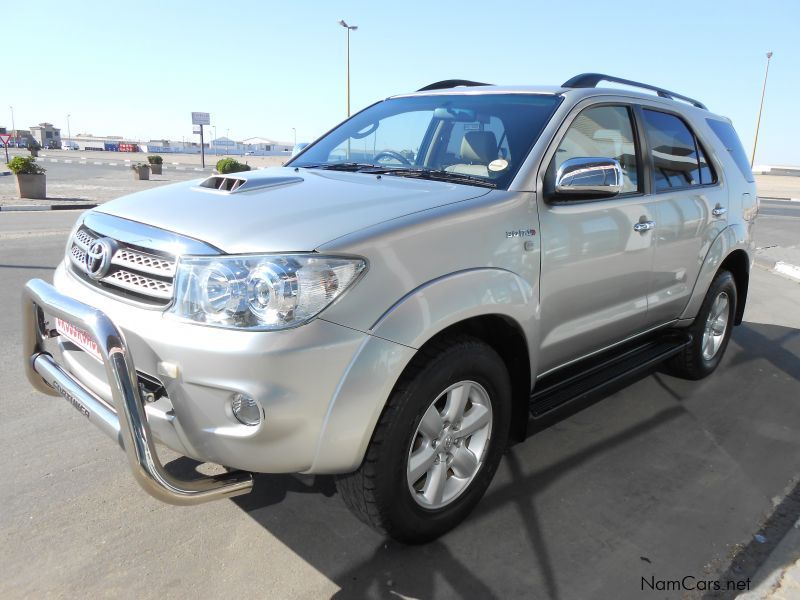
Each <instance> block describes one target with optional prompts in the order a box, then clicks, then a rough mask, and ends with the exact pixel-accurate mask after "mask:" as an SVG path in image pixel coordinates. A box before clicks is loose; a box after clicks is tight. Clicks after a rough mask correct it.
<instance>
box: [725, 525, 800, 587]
mask: <svg viewBox="0 0 800 600" xmlns="http://www.w3.org/2000/svg"><path fill="white" fill-rule="evenodd" d="M752 580H753V583H754V584H755V586H756V587H755V588H754V589H752V590H750V591H749V592H747V593H744V594H740V595H739V596H737V600H797V599H798V598H800V519H798V520H797V522H796V523H795V524H794V527H792V528H791V529H790V530H789V531H788V532H787V533H786V535H785V536H784V537H783V539H782V540H781V541H780V543H779V544H778V545H777V546H776V547H775V549H774V550H773V551H772V553H770V555H769V557H768V558H767V560H766V561H764V564H763V565H761V567H760V568H759V569H758V571H756V573H755V575H753V578H752Z"/></svg>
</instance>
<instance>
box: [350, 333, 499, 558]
mask: <svg viewBox="0 0 800 600" xmlns="http://www.w3.org/2000/svg"><path fill="white" fill-rule="evenodd" d="M459 407H460V411H459ZM510 417H511V383H510V380H509V375H508V371H507V369H506V366H505V364H504V362H503V360H502V359H501V358H500V356H499V355H498V354H497V352H495V351H494V350H493V349H492V348H491V347H489V346H487V345H486V344H484V343H483V342H481V341H480V340H478V339H475V338H472V337H468V336H458V337H453V338H448V339H444V340H442V341H440V342H434V343H433V344H431V345H429V346H427V347H426V348H424V349H423V350H421V351H420V352H419V353H418V355H417V356H416V357H415V359H414V360H413V361H412V363H411V364H410V365H409V366H408V368H407V369H406V371H405V372H404V373H403V375H402V376H401V378H400V379H399V380H398V382H397V385H396V386H395V389H394V391H393V392H392V394H391V396H390V397H389V400H388V402H387V404H386V407H385V408H384V411H383V413H382V414H381V417H380V419H379V420H378V424H377V426H376V428H375V431H374V433H373V436H372V440H371V441H370V444H369V446H368V448H367V452H366V455H365V457H364V462H363V463H362V465H361V467H360V468H359V469H358V470H357V471H355V472H354V473H348V474H346V475H341V476H339V477H337V488H338V490H339V493H340V494H341V496H342V499H343V500H344V502H345V504H346V505H347V506H348V508H350V510H352V511H353V513H355V515H356V516H357V517H358V518H359V519H360V520H362V521H363V522H364V523H366V524H367V525H369V526H371V527H372V528H374V529H376V530H377V531H379V532H381V533H383V534H385V535H388V536H390V537H392V538H394V539H396V540H398V541H401V542H406V543H423V542H427V541H430V540H432V539H435V538H437V537H439V536H440V535H442V534H443V533H445V532H447V531H449V530H450V529H452V528H453V527H455V526H456V525H457V524H458V523H460V522H461V521H462V520H463V519H464V518H466V517H467V515H468V514H469V513H470V512H471V511H472V509H473V508H474V507H475V505H476V504H477V503H478V502H479V501H480V499H481V497H482V496H483V494H484V492H485V491H486V488H487V487H488V486H489V483H490V482H491V480H492V477H493V476H494V473H495V471H496V469H497V466H498V464H499V463H500V459H501V457H502V455H503V452H504V451H505V448H506V444H507V441H508V430H509V422H510ZM451 419H452V420H451ZM423 421H424V422H423Z"/></svg>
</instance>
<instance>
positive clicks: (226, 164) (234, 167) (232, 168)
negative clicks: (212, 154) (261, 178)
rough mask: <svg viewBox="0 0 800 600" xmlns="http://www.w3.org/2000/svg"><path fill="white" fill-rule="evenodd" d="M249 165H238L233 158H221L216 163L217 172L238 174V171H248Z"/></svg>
mask: <svg viewBox="0 0 800 600" xmlns="http://www.w3.org/2000/svg"><path fill="white" fill-rule="evenodd" d="M249 170H250V165H246V164H244V163H240V162H239V161H238V160H236V159H235V158H222V159H220V160H218V161H217V172H219V173H221V174H223V175H224V174H225V173H238V172H240V171H249Z"/></svg>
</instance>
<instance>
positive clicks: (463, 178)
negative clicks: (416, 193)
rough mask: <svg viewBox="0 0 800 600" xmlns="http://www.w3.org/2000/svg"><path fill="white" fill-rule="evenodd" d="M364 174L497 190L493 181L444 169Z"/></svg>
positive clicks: (399, 169) (381, 170)
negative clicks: (449, 182)
mask: <svg viewBox="0 0 800 600" xmlns="http://www.w3.org/2000/svg"><path fill="white" fill-rule="evenodd" d="M361 172H362V173H382V174H386V175H397V176H398V177H418V178H420V179H431V180H434V181H452V182H454V183H466V184H471V185H480V186H482V187H487V188H496V187H497V184H496V183H494V182H493V181H489V180H487V179H484V178H483V177H478V176H477V175H466V174H464V173H455V172H453V171H445V170H444V169H424V168H421V167H416V168H408V167H376V168H375V169H370V170H369V171H367V170H362V171H361Z"/></svg>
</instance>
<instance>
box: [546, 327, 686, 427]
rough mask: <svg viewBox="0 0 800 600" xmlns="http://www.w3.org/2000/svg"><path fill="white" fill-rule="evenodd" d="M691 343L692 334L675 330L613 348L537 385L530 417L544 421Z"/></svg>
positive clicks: (672, 354)
mask: <svg viewBox="0 0 800 600" xmlns="http://www.w3.org/2000/svg"><path fill="white" fill-rule="evenodd" d="M691 343H692V336H691V334H689V333H685V332H680V331H674V330H673V331H669V332H667V333H661V334H659V335H657V336H656V337H649V338H647V339H646V340H644V341H643V340H637V341H635V342H633V343H631V344H626V345H623V346H619V347H617V348H612V349H611V350H608V351H606V352H603V353H602V354H598V355H596V356H592V357H590V358H587V359H585V360H582V361H580V362H577V363H574V364H572V365H569V366H567V367H564V368H563V369H559V370H558V371H555V372H553V373H550V374H549V375H546V376H545V377H543V378H542V379H540V380H538V381H537V382H536V387H535V388H534V391H533V393H532V394H531V401H530V411H531V415H532V416H533V418H535V419H536V418H539V417H543V416H544V415H546V414H547V413H549V412H550V411H552V410H555V409H556V408H558V407H559V406H561V405H563V404H565V403H567V402H572V401H575V400H580V399H583V398H586V397H587V396H589V395H591V394H594V393H596V392H598V391H600V390H602V389H603V388H605V387H608V386H610V385H612V384H614V383H617V382H618V381H620V380H621V379H624V378H626V377H630V376H632V375H634V374H636V373H640V372H642V371H645V370H647V369H648V368H650V367H652V366H653V365H656V364H658V363H660V362H662V361H664V360H666V359H668V358H669V357H671V356H674V355H675V354H678V353H679V352H680V351H681V350H683V349H684V348H685V347H686V346H688V345H689V344H691Z"/></svg>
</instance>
